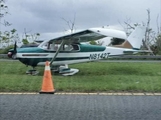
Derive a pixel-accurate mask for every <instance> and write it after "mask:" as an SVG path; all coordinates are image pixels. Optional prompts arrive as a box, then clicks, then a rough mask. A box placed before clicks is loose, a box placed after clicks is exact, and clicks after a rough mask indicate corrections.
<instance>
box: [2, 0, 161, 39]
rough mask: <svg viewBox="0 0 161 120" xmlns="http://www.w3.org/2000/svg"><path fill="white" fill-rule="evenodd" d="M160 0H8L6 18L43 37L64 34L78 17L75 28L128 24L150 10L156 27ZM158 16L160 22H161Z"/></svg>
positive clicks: (143, 17) (143, 19) (139, 20)
mask: <svg viewBox="0 0 161 120" xmlns="http://www.w3.org/2000/svg"><path fill="white" fill-rule="evenodd" d="M160 1H161V0H7V1H6V5H7V6H8V8H9V13H10V14H9V15H7V16H6V17H5V19H6V20H7V21H9V22H10V23H12V26H10V27H8V28H3V27H2V28H1V29H3V30H4V29H12V28H15V29H16V30H17V31H18V33H23V32H24V28H25V29H26V30H27V31H31V32H30V33H37V32H38V33H40V34H41V37H40V39H45V38H50V37H54V36H53V35H54V33H59V32H61V33H63V32H64V31H65V30H67V29H69V27H68V25H67V22H65V21H64V20H63V19H62V18H64V19H65V20H67V21H73V20H74V16H75V28H76V30H79V29H85V28H90V27H99V26H104V25H110V26H120V23H121V24H122V25H123V26H125V24H124V21H127V19H131V24H133V23H142V22H145V23H146V22H147V11H146V10H147V9H150V12H151V25H150V26H151V27H152V28H153V29H154V30H156V28H157V25H156V20H157V16H158V15H159V17H160V15H161V13H160V12H161V8H160V7H161V6H160V5H161V3H160ZM160 21H161V20H160V18H159V23H160Z"/></svg>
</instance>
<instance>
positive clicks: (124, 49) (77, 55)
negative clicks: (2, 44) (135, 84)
mask: <svg viewBox="0 0 161 120" xmlns="http://www.w3.org/2000/svg"><path fill="white" fill-rule="evenodd" d="M144 34H145V27H144V26H138V27H136V29H135V30H134V31H133V32H132V33H131V35H130V36H129V37H127V36H126V34H125V32H123V31H119V30H113V29H107V28H90V29H86V30H82V31H80V32H76V33H72V34H68V35H64V36H61V37H57V38H54V39H50V40H45V41H44V42H42V43H41V44H40V45H39V46H38V47H28V48H16V47H15V48H14V54H15V55H16V58H17V59H18V60H19V61H20V62H22V63H23V64H25V65H27V66H32V67H33V68H35V67H36V66H38V65H45V62H46V61H50V65H51V68H52V70H53V71H54V72H57V73H60V74H62V75H64V76H67V75H74V74H75V73H77V72H78V71H79V70H78V69H71V68H68V64H75V63H83V62H89V61H98V60H101V59H106V58H108V57H113V56H120V55H124V54H128V53H132V54H135V53H138V52H143V51H142V50H139V48H140V46H141V44H142V38H143V36H144ZM105 37H112V38H113V39H112V40H113V43H114V41H117V42H118V41H124V42H122V43H120V42H118V43H119V44H116V45H112V44H111V46H99V45H90V44H85V43H84V42H90V41H93V40H99V39H101V38H105ZM82 42H83V43H82ZM33 71H34V70H33Z"/></svg>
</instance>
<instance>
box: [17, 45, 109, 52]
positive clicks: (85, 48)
mask: <svg viewBox="0 0 161 120" xmlns="http://www.w3.org/2000/svg"><path fill="white" fill-rule="evenodd" d="M79 47H80V50H78V51H75V50H72V51H60V53H74V52H100V51H104V50H105V49H106V47H104V46H99V45H88V44H79ZM17 52H18V53H55V52H56V51H52V50H47V49H41V48H39V47H28V48H17Z"/></svg>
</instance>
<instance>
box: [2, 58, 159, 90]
mask: <svg viewBox="0 0 161 120" xmlns="http://www.w3.org/2000/svg"><path fill="white" fill-rule="evenodd" d="M70 67H71V68H78V69H79V70H80V72H79V73H77V74H76V75H74V76H67V77H64V76H60V75H57V76H56V75H53V81H54V86H55V89H56V90H57V91H58V92H161V63H106V62H91V63H82V64H75V65H70ZM29 69H31V67H26V66H25V65H23V64H21V63H20V62H16V61H13V62H7V61H6V62H0V92H39V91H40V90H41V84H42V78H43V72H44V67H37V70H39V71H40V73H39V75H37V76H30V75H26V74H25V72H26V70H29Z"/></svg>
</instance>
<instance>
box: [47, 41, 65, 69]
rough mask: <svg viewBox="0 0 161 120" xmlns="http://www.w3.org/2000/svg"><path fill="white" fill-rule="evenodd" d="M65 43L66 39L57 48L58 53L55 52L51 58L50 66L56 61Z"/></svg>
mask: <svg viewBox="0 0 161 120" xmlns="http://www.w3.org/2000/svg"><path fill="white" fill-rule="evenodd" d="M63 44H64V40H62V42H61V44H60V47H59V48H58V49H57V51H56V53H55V55H54V57H53V58H52V59H51V61H50V66H51V65H52V63H53V62H54V60H55V59H56V57H57V55H58V53H59V51H60V49H61V48H62V46H63Z"/></svg>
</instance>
